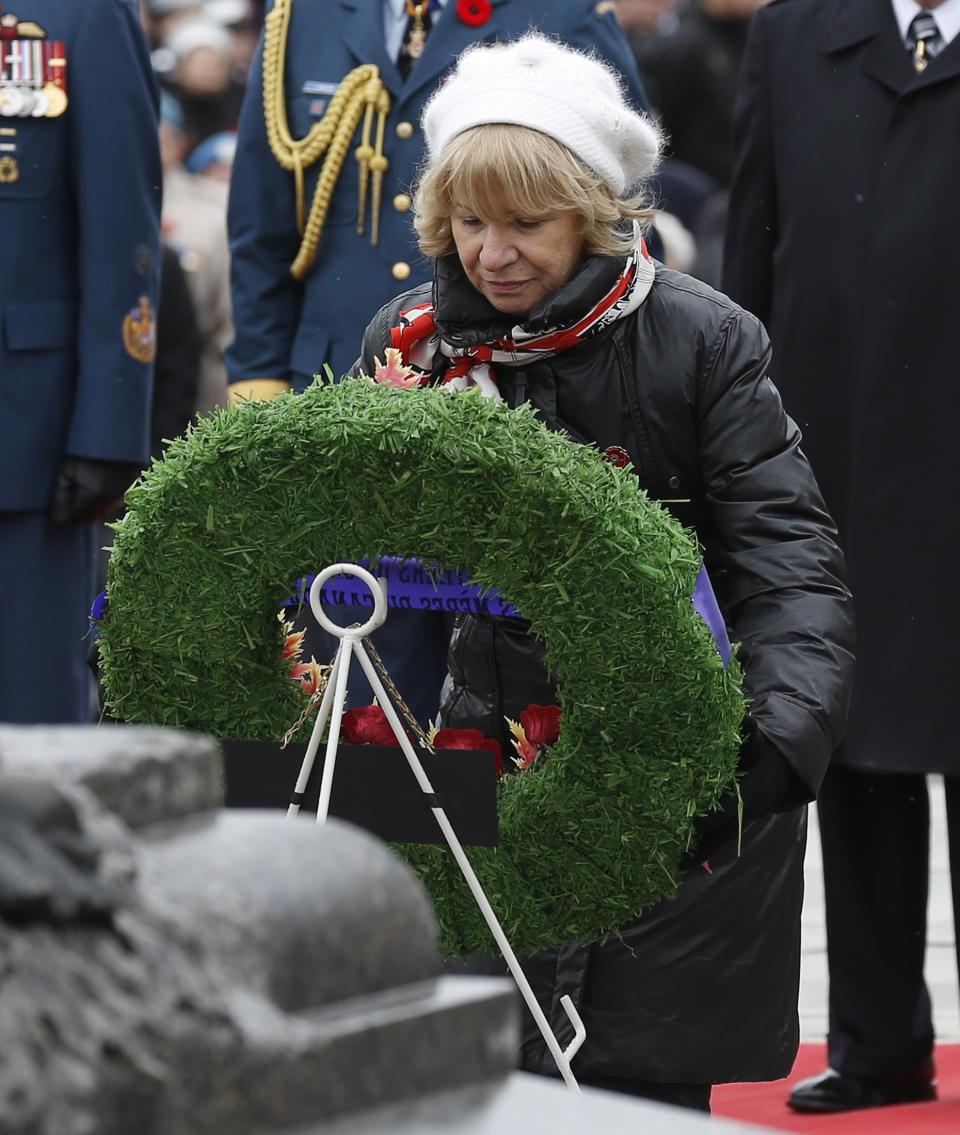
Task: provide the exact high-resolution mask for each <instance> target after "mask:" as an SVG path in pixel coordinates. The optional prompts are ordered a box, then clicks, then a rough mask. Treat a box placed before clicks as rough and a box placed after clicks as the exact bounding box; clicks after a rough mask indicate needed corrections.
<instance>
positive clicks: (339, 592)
mask: <svg viewBox="0 0 960 1135" xmlns="http://www.w3.org/2000/svg"><path fill="white" fill-rule="evenodd" d="M360 564H361V566H362V567H365V568H367V569H368V570H370V571H372V572H373V574H374V575H376V576H378V577H379V578H385V579H386V580H387V602H388V605H389V606H390V607H393V608H395V609H397V610H413V611H464V612H470V613H473V614H481V615H502V616H506V617H516V616H517V615H518V614H519V612H518V611H517V609H516V607H513V606H512V605H511V604H509V603H507V602H506V601H505V600H504V599H503V597H502V596H501V595H500V593H499V592H498V591H497V590H496V588H487V589H484V588H482V587H480V586H479V584H476V583H471V582H470V577H469V576H468V575H466V574H464V573H463V572H460V571H454V570H443V569H441V568H429V567H427V566H425V565H424V564H423V563H422V562H421V561H420V560H404V559H399V558H398V557H396V556H383V557H381V559H380V561H379V564H378V566H377V568H376V569H373V568H371V567H370V561H369V560H368V559H366V558H364V559H363V560H361V561H360ZM315 578H316V576H315V575H311V576H307V577H306V578H305V579H298V580H297V582H296V583H295V584H294V586H293V593H292V595H291V596H290V597H289V598H287V599H284V600H283V602H282V603H281V604H280V606H281V607H297V606H300V605H302V604H306V603H307V602H308V601H309V600H308V595H309V591H310V585H311V584H312V583H313V581H314V579H315ZM321 598H322V599H323V601H324V603H342V604H347V605H349V606H356V607H372V606H373V596H372V595H371V594H370V592H369V591H368V590H367V589H366V587H364V586H363V585H362V584H360V583H358V581H357V580H356V579H355V578H354V577H352V576H346V575H340V576H334V577H333V578H331V579H330V580H328V581H327V585H326V587H324V588H323V589H322V591H321ZM691 601H692V603H693V609H694V610H695V611H696V612H697V614H698V615H699V616H700V618H701V619H703V621H704V622H705V623H706V625H707V627H708V628H709V630H710V633H711V634H712V635H713V641H714V643H715V644H716V647H717V653H718V654H719V655H720V657H721V659H722V660H723V665H724V667H726V666H729V664H730V657H731V655H732V653H733V651H732V648H731V646H730V639H729V637H728V635H727V628H726V624H725V623H724V621H723V615H722V614H721V613H720V608H719V606H718V605H717V599H716V596H715V595H714V593H713V587H712V585H711V583H710V577H709V575H708V574H707V569H706V565H703V566H701V568H700V574H699V575H698V576H697V581H696V584H695V585H694V589H693V595H692V596H691ZM106 611H107V593H106V591H105V590H104V591H101V592H100V594H99V595H98V596H97V597H96V599H95V600H94V601H93V607H92V608H91V611H90V619H91V621H92V622H93V624H94V628H95V629H96V624H97V623H98V622H100V620H101V619H102V618H103V616H104V615H105V614H106Z"/></svg>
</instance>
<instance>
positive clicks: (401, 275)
mask: <svg viewBox="0 0 960 1135" xmlns="http://www.w3.org/2000/svg"><path fill="white" fill-rule="evenodd" d="M391 271H392V272H393V278H394V279H395V280H408V279H409V278H410V265H409V264H408V263H407V262H406V260H398V261H397V262H396V264H394V266H393V268H391Z"/></svg>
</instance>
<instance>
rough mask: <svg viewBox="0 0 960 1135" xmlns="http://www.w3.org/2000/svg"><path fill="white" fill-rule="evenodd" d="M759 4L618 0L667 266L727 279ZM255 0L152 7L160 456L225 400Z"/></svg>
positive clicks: (258, 10)
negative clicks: (741, 77) (730, 213)
mask: <svg viewBox="0 0 960 1135" xmlns="http://www.w3.org/2000/svg"><path fill="white" fill-rule="evenodd" d="M761 2H762V0H617V15H618V17H619V19H620V21H621V23H622V25H623V27H624V30H625V31H626V33H627V36H628V38H629V41H630V45H631V47H632V49H633V52H634V55H635V57H636V60H637V64H638V67H639V69H640V73H641V76H642V78H643V81H644V85H645V88H646V91H647V94H648V96H649V99H650V102H651V105H652V106H653V108H654V110H655V111H656V113H657V115H658V116H659V118H660V120H661V124H662V125H663V127H664V129H665V131H666V134H667V137H668V145H667V150H666V153H667V157H666V160H665V161H664V163H663V166H662V169H661V171H660V175H659V178H658V182H657V185H656V190H655V191H656V194H657V204H658V205H659V206H660V211H659V213H658V216H657V231H658V235H659V238H660V243H661V246H662V249H663V256H664V260H665V261H666V262H667V263H668V264H669V265H670V266H671V267H675V268H678V269H680V270H682V271H686V272H690V273H691V274H693V275H695V276H698V277H699V278H701V279H703V280H705V281H707V282H708V283H710V284H713V285H714V286H719V283H720V265H721V258H722V246H723V227H724V218H725V215H726V191H727V187H728V182H729V178H730V174H731V168H732V163H733V138H732V117H733V103H734V98H735V93H736V84H737V75H738V71H739V67H740V60H741V56H742V53H743V48H744V44H745V42H746V34H747V27H748V25H749V22H750V17H751V15H752V14H753V12H754V10H755V9H756V8H757V7H758V6H759V4H760V3H761ZM262 9H263V5H262V4H261V3H258V2H257V0H143V2H142V16H143V24H144V28H145V30H146V33H147V36H148V38H149V42H150V48H151V59H152V62H153V66H154V70H155V72H156V76H157V80H158V83H159V85H160V88H161V92H162V99H161V122H160V142H161V154H162V158H163V170H164V187H163V188H164V195H163V236H164V242H165V245H166V254H165V258H164V271H163V276H164V284H165V287H164V289H163V297H164V298H163V299H162V301H161V303H162V308H161V311H160V313H159V319H158V329H159V337H160V341H159V351H158V359H157V405H156V408H155V411H156V412H155V417H156V421H155V426H154V431H153V432H154V441H155V444H154V451H155V452H158V451H159V449H160V447H161V444H162V443H161V439H162V438H163V437H170V436H173V435H174V434H176V433H179V432H181V431H182V429H183V428H184V426H185V425H186V423H187V421H189V419H190V417H191V416H192V414H193V413H194V412H195V411H196V410H200V411H207V410H210V409H211V408H212V407H214V406H216V405H220V404H223V403H225V401H226V371H225V368H224V364H223V352H224V350H225V348H226V346H227V344H228V343H229V341H230V339H231V336H232V324H231V314H230V286H229V274H230V261H229V252H228V247H227V236H226V209H227V198H228V193H229V182H230V173H231V164H232V159H233V153H234V149H235V145H236V135H235V130H236V125H237V119H238V116H239V111H240V104H241V101H242V98H243V92H244V89H245V85H246V79H247V75H248V73H249V68H250V65H251V61H252V59H253V56H254V52H255V49H256V44H257V37H258V34H259V30H260V25H261V23H262Z"/></svg>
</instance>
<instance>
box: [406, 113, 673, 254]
mask: <svg viewBox="0 0 960 1135" xmlns="http://www.w3.org/2000/svg"><path fill="white" fill-rule="evenodd" d="M455 204H456V205H459V206H461V207H462V208H465V209H468V210H469V211H470V212H471V213H476V214H477V215H478V216H481V217H496V216H502V215H504V213H506V214H507V215H509V216H516V217H538V216H543V215H544V214H547V213H576V214H577V216H578V217H579V218H580V222H581V229H580V232H581V235H582V236H583V238H584V248H585V250H586V251H587V252H588V253H599V254H601V255H604V256H623V255H624V254H625V253H626V252H628V251H629V250H630V249H631V248H632V247H633V244H634V236H633V226H632V225H626V224H624V221H627V220H630V221H632V220H637V221H639V222H640V223H641V225H642V226H643V227H644V228H647V227H649V225H650V222H651V220H652V218H653V210H652V209H651V208H650V206H649V203H648V202H647V200H646V199H645V198H644V196H643V195H642V194H639V195H637V196H633V197H617V196H616V195H615V194H614V192H613V190H612V189H611V188H610V187H609V186H608V185H607V183H606V182H605V181H604V180H603V179H602V178H600V177H599V176H598V175H597V174H596V173H594V172H593V170H591V169H589V168H588V167H587V166H585V165H584V164H583V162H581V161H580V159H579V158H577V157H576V156H575V155H574V154H573V153H571V151H570V150H568V149H567V147H566V146H564V145H562V144H561V143H560V142H558V141H556V140H555V139H554V138H551V137H549V136H548V135H547V134H541V133H540V131H539V130H532V129H531V128H530V127H528V126H514V125H510V124H506V123H487V124H484V125H482V126H474V127H472V128H471V129H469V130H464V131H463V133H462V134H458V135H457V136H456V137H455V138H454V139H453V140H452V141H451V142H450V143H449V144H448V145H447V146H446V148H445V149H444V151H443V154H442V155H441V157H440V158H439V159H438V160H437V161H436V162H434V163H433V164H430V165H427V166H426V167H425V168H424V170H423V171H422V173H421V175H420V179H419V182H418V184H417V188H416V190H415V201H414V209H415V213H414V219H413V223H414V227H415V228H416V230H417V236H418V237H419V244H420V248H421V250H422V251H423V253H424V254H425V255H426V256H433V257H437V256H444V255H445V254H446V253H448V252H452V251H453V249H454V241H453V235H452V232H451V228H450V215H451V213H452V212H453V208H454V205H455Z"/></svg>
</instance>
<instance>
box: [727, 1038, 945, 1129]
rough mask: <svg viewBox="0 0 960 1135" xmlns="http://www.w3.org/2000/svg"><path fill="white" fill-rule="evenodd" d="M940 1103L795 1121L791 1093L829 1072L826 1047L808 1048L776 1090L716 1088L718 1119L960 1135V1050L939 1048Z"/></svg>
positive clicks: (742, 1086) (773, 1087) (774, 1086)
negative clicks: (796, 1086) (807, 1080)
mask: <svg viewBox="0 0 960 1135" xmlns="http://www.w3.org/2000/svg"><path fill="white" fill-rule="evenodd" d="M936 1061H937V1081H938V1092H939V1097H940V1098H939V1099H938V1100H936V1101H935V1102H933V1103H919V1104H900V1105H898V1106H897V1107H883V1108H869V1109H868V1110H866V1111H854V1112H847V1113H846V1114H843V1115H796V1114H795V1113H794V1112H792V1111H791V1110H790V1109H789V1108H788V1107H787V1095H788V1094H789V1091H790V1088H791V1087H792V1086H793V1085H794V1084H795V1083H796V1082H797V1081H798V1080H803V1079H805V1078H806V1077H807V1076H813V1075H816V1073H817V1072H819V1071H821V1070H822V1069H823V1068H825V1067H826V1063H827V1060H826V1047H825V1046H824V1045H822V1044H803V1045H801V1046H800V1053H799V1055H798V1056H797V1062H796V1064H794V1066H793V1072H792V1073H791V1074H790V1076H789V1077H788V1078H787V1079H786V1080H777V1081H776V1082H775V1083H772V1084H723V1085H721V1086H720V1087H718V1088H714V1090H713V1097H712V1106H713V1114H714V1115H722V1116H725V1117H726V1118H727V1119H737V1120H740V1121H741V1122H742V1123H756V1124H759V1125H760V1126H763V1127H772V1128H773V1130H774V1131H799V1132H803V1133H804V1135H960V1044H944V1045H940V1046H939V1047H938V1048H937V1054H936Z"/></svg>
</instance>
